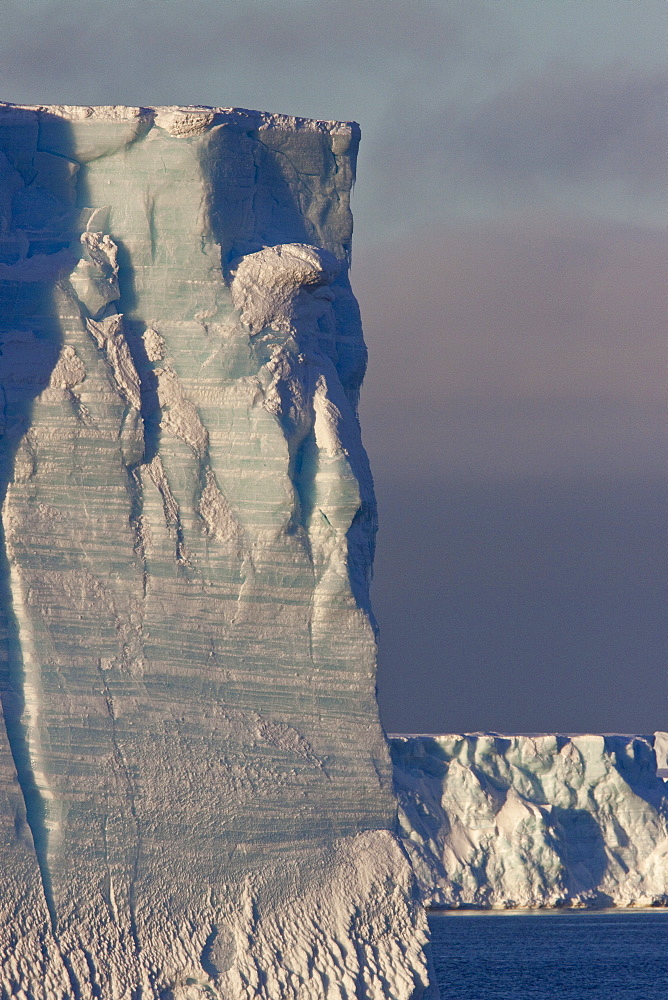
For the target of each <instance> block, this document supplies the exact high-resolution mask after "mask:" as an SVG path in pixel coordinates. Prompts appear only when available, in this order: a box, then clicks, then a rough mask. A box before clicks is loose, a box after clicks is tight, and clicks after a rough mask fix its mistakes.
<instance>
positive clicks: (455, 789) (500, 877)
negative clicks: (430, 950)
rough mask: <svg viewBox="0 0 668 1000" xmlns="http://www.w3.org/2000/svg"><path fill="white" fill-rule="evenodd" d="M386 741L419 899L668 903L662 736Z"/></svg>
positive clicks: (458, 903)
mask: <svg viewBox="0 0 668 1000" xmlns="http://www.w3.org/2000/svg"><path fill="white" fill-rule="evenodd" d="M390 743H391V747H392V757H393V761H394V778H395V786H396V790H397V794H398V797H399V801H400V807H399V823H400V827H401V831H402V835H403V840H404V845H405V848H406V851H407V853H408V854H409V856H410V858H411V861H412V863H413V868H414V870H415V872H416V875H417V877H418V881H419V883H420V887H421V891H422V895H423V899H424V902H425V904H426V905H428V906H431V907H445V908H459V907H482V908H494V909H506V908H513V907H530V908H538V907H559V906H572V907H602V906H666V905H668V821H667V820H668V785H666V783H665V781H664V780H663V775H664V774H666V775H668V770H666V750H667V749H668V734H666V733H656V734H655V735H654V736H623V735H604V736H602V735H579V736H566V735H542V736H501V735H498V734H496V733H473V734H465V735H448V736H395V737H392V738H391V740H390Z"/></svg>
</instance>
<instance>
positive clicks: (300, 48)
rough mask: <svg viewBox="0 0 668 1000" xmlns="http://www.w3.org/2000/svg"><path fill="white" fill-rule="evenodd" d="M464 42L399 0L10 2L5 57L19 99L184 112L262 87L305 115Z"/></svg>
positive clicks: (421, 6)
mask: <svg viewBox="0 0 668 1000" xmlns="http://www.w3.org/2000/svg"><path fill="white" fill-rule="evenodd" d="M459 35H460V30H459V28H458V22H457V20H456V19H455V18H454V17H453V16H451V15H450V14H449V13H448V11H447V9H443V8H442V7H441V6H440V5H438V4H433V3H429V2H427V0H413V2H412V3H411V10H410V14H409V15H407V12H406V7H405V5H404V4H402V3H400V2H393V0H389V2H388V0H367V2H366V3H364V4H359V3H355V2H352V0H328V2H327V3H326V4H323V3H320V2H312V0H303V2H295V0H293V2H289V0H285V2H282V3H276V2H272V0H261V2H258V0H249V2H247V3H245V4H239V3H236V2H231V0H191V2H188V3H186V2H180V0H143V2H142V3H141V4H137V3H135V2H134V0H132V2H130V0H116V2H115V3H114V4H107V3H101V2H97V0H96V2H85V0H84V2H82V0H32V2H28V3H26V2H23V0H21V2H17V0H9V2H8V3H5V5H4V10H3V32H2V36H3V37H4V40H5V41H4V44H3V43H2V42H1V41H0V52H1V54H2V74H3V76H4V77H5V80H6V84H5V86H8V85H10V83H11V85H12V87H13V92H14V94H15V95H17V96H16V97H15V99H16V100H18V99H19V96H20V94H21V93H22V92H23V93H30V94H34V92H35V90H38V91H39V92H40V93H41V94H42V95H45V94H49V93H51V94H53V96H52V97H49V98H48V99H49V102H51V103H57V102H58V101H62V100H64V97H63V96H60V95H62V93H63V91H65V92H66V94H67V96H68V99H73V97H72V95H75V94H79V97H78V98H76V99H77V100H78V101H79V102H85V101H90V102H101V103H124V102H125V103H134V102H137V101H139V100H141V101H144V102H148V100H149V98H148V97H146V96H143V95H145V94H149V95H150V100H151V101H152V102H162V103H183V102H184V101H187V100H189V99H191V98H190V97H189V96H188V94H192V92H193V91H199V92H200V93H202V92H204V91H206V90H208V91H209V92H210V98H209V99H210V101H213V102H216V101H217V100H218V99H219V98H218V94H220V93H221V91H223V90H224V91H225V92H226V93H228V94H229V98H228V99H231V100H234V101H238V100H239V96H241V94H243V93H248V92H251V93H252V92H254V91H255V81H259V82H260V83H261V86H260V87H259V88H257V92H258V93H260V94H263V95H264V99H262V98H260V103H261V104H262V103H266V101H267V100H270V101H271V100H279V101H282V100H284V99H285V97H286V96H287V95H290V94H292V93H294V95H295V97H296V98H297V102H298V103H301V104H302V106H303V105H304V103H308V102H309V101H310V100H312V97H313V91H314V90H315V92H316V93H318V95H319V97H324V96H325V95H328V96H329V100H330V102H331V101H332V100H333V99H335V98H334V94H333V92H335V91H336V90H337V88H339V87H341V86H342V84H344V83H345V79H346V76H347V75H350V74H351V73H352V75H353V82H355V81H357V82H359V80H360V79H367V78H368V77H369V76H376V77H378V76H380V77H387V76H390V77H391V76H392V75H393V71H394V70H393V68H397V69H398V68H399V67H401V66H407V65H410V64H414V63H417V64H420V63H421V61H424V60H427V62H431V61H433V60H434V59H435V58H441V57H443V56H444V55H445V56H447V55H449V54H450V55H451V54H452V53H453V52H454V51H455V50H456V48H457V40H458V38H459ZM270 82H271V87H270V88H269V87H268V83H270ZM305 86H306V87H307V89H306V92H305V93H304V92H303V91H304V88H305ZM56 94H57V95H59V96H56ZM184 94H185V96H184ZM153 95H155V96H153ZM237 95H239V96H237ZM300 95H301V100H300ZM42 100H45V97H44V96H43V97H42ZM283 110H287V111H292V112H293V113H296V112H295V109H293V108H285V109H283Z"/></svg>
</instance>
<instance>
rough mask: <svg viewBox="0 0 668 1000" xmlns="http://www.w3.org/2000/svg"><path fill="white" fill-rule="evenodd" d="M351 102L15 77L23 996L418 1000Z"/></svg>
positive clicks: (14, 389) (8, 870)
mask: <svg viewBox="0 0 668 1000" xmlns="http://www.w3.org/2000/svg"><path fill="white" fill-rule="evenodd" d="M358 141H359V129H358V127H357V125H355V124H354V123H349V122H318V121H309V120H306V119H302V118H291V117H287V116H281V115H273V114H264V113H261V112H256V111H248V110H244V109H234V108H206V107H168V108H146V107H135V108H131V107H69V106H68V107H61V106H58V107H47V106H35V107H19V106H15V105H11V104H3V105H0V340H1V344H0V350H1V354H0V404H1V405H0V418H1V420H2V429H3V436H2V443H1V446H0V499H2V500H3V501H4V503H3V508H2V526H3V544H2V552H1V554H0V555H1V562H0V587H1V594H0V596H1V601H0V612H1V614H0V627H1V633H2V634H1V637H0V638H1V642H0V651H1V652H2V669H1V672H0V681H1V686H2V709H3V716H4V725H0V997H1V998H2V1000H8V998H9V997H12V998H14V997H15V998H17V1000H18V998H20V1000H65V998H67V1000H95V998H97V1000H197V998H202V1000H203V998H214V997H215V998H220V1000H255V998H262V1000H352V998H357V1000H381V998H383V1000H390V998H391V1000H419V998H421V997H426V996H428V995H432V994H431V993H430V988H429V986H428V957H427V956H428V950H427V938H428V931H427V924H426V916H425V913H424V909H423V907H422V904H421V902H420V899H419V895H418V893H417V891H416V887H415V880H414V876H413V874H412V871H411V868H410V865H409V863H408V861H407V858H406V855H405V852H404V850H403V848H402V846H401V844H400V842H399V841H398V839H397V837H396V826H395V821H396V802H395V798H394V794H393V788H392V768H391V762H390V756H389V752H388V747H387V743H386V740H385V738H384V735H383V732H382V729H381V726H380V723H379V720H378V710H377V706H376V700H375V668H376V643H375V633H374V622H373V618H372V615H371V611H370V606H369V590H368V587H369V578H370V572H371V563H372V558H373V548H374V536H375V527H376V508H375V501H374V494H373V483H372V479H371V474H370V471H369V467H368V461H367V457H366V454H365V452H364V448H363V447H362V443H361V437H360V428H359V423H358V419H357V410H356V407H357V399H358V393H359V388H360V383H361V381H362V377H363V374H364V370H365V365H366V348H365V346H364V341H363V338H362V329H361V324H360V319H359V311H358V307H357V303H356V301H355V298H354V297H353V294H352V291H351V288H350V283H349V279H348V266H349V262H350V251H351V234H352V220H351V214H350V207H349V196H350V189H351V185H352V181H353V177H354V172H355V162H356V155H357V146H358Z"/></svg>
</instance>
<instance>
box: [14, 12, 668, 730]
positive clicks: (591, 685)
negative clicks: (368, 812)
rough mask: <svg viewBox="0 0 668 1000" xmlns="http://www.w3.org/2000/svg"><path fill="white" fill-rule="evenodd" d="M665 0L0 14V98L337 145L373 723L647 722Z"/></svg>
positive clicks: (657, 507) (660, 535)
mask: <svg viewBox="0 0 668 1000" xmlns="http://www.w3.org/2000/svg"><path fill="white" fill-rule="evenodd" d="M667 29H668V8H667V7H666V4H665V0H635V2H631V0H441V2H426V0H363V2H362V0H359V2H353V0H263V2H256V0H244V2H243V3H242V2H232V0H187V2H186V0H143V2H138V0H115V2H113V3H110V2H108V0H20V2H14V0H0V81H1V84H2V86H1V87H0V98H1V99H3V100H6V101H14V102H17V103H45V104H48V103H51V104H55V103H72V104H131V105H135V104H142V105H152V104H188V103H197V104H209V105H222V106H229V105H236V106H241V107H251V108H258V109H261V110H270V111H279V112H285V113H289V114H297V115H305V116H308V117H313V118H324V119H332V118H333V119H342V120H350V119H355V120H357V121H359V122H360V123H361V126H362V135H363V139H362V147H361V152H360V160H359V169H358V180H357V186H356V190H355V196H354V202H353V209H354V214H355V240H354V261H353V273H352V278H353V287H354V290H355V292H356V294H357V296H358V298H359V300H360V303H361V306H362V313H363V319H364V325H365V331H366V337H367V342H368V344H369V348H370V366H369V372H368V376H367V381H366V385H365V390H364V395H363V404H362V428H363V433H364V438H365V442H366V445H367V449H368V451H369V453H370V458H371V463H372V468H373V470H374V474H375V479H376V485H377V493H378V500H379V507H380V519H381V521H380V523H381V528H380V534H379V542H378V556H377V572H376V582H375V584H374V603H375V609H376V614H377V617H378V619H379V622H380V627H381V638H380V668H379V696H380V703H381V711H382V716H383V720H384V722H385V724H386V727H387V728H388V729H389V730H390V731H395V732H396V731H409V730H410V731H416V730H423V731H432V732H433V731H456V730H477V729H495V730H499V731H523V732H526V731H542V730H555V729H560V730H563V731H582V730H594V731H612V730H617V731H625V732H651V731H653V730H655V729H661V728H663V729H666V728H668V714H667V711H666V709H667V698H666V696H667V694H668V685H667V683H666V660H665V653H666V649H665V640H664V634H665V627H664V622H665V597H666V579H665V574H666V569H665V567H666V559H665V551H664V538H665V486H664V476H665V443H664V437H663V432H664V422H663V415H662V413H663V408H664V406H665V399H664V392H665V388H664V384H665V368H666V366H665V346H664V344H665V329H666V319H667V312H668V310H667V304H666V292H665V260H666V229H665V222H666V163H665V149H666V145H665V144H666V136H665V113H666V109H667V102H666V57H665V38H666V30H667Z"/></svg>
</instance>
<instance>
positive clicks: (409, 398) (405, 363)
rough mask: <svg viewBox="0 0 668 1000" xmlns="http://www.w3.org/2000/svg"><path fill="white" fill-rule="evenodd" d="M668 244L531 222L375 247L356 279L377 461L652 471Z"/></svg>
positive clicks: (641, 234)
mask: <svg viewBox="0 0 668 1000" xmlns="http://www.w3.org/2000/svg"><path fill="white" fill-rule="evenodd" d="M665 248H666V240H665V237H664V236H663V234H657V232H656V231H654V230H650V229H643V228H641V227H630V226H624V225H621V224H617V225H615V224H602V223H599V224H597V225H594V224H593V223H590V224H586V223H585V222H584V221H583V220H578V219H573V218H563V217H561V218H559V217H546V218H544V219H543V220H540V219H537V218H535V217H534V218H531V217H527V216H522V217H519V218H516V219H514V220H513V221H508V222H505V223H503V224H501V223H499V224H497V225H491V224H487V225H479V226H469V227H460V228H459V229H454V228H449V229H445V228H443V229H436V230H432V231H431V232H427V233H425V232H420V231H418V232H415V233H414V234H413V235H412V237H410V238H407V239H406V240H405V241H397V242H395V244H394V245H387V244H384V245H383V246H382V252H381V253H378V254H372V253H371V251H370V250H369V249H367V252H366V253H365V254H363V255H361V256H358V257H357V258H355V261H356V263H355V264H354V268H353V287H354V290H355V292H356V294H357V296H358V298H359V300H360V302H361V306H362V315H363V318H364V323H365V333H366V339H367V342H368V344H369V349H370V365H369V371H368V374H367V379H366V382H365V387H364V390H363V397H362V410H363V428H364V432H365V440H366V443H367V447H368V449H369V451H370V454H371V458H372V466H374V467H375V468H376V469H377V470H379V469H382V468H384V467H385V466H388V465H392V466H393V467H395V468H400V469H404V470H405V472H406V475H407V476H411V475H417V474H420V475H425V474H434V475H437V474H438V475H452V476H455V477H457V476H461V475H466V476H467V477H473V478H476V477H478V478H485V477H489V476H492V477H494V478H499V477H500V478H503V477H504V476H505V477H512V476H517V475H520V476H523V475H524V476H526V475H528V476H531V475H539V476H543V475H554V474H565V475H572V474H574V473H575V472H576V471H579V472H586V471H587V470H590V471H594V469H595V470H596V472H597V474H601V475H605V474H606V473H609V474H626V473H630V472H631V470H635V471H638V470H639V469H644V470H645V471H651V470H653V469H655V468H656V464H657V462H658V461H660V458H659V456H660V455H661V454H662V450H661V449H662V446H661V435H662V431H661V426H662V423H661V418H660V413H661V411H662V407H663V404H664V364H663V359H664V337H665V319H666V315H665V314H666V301H665V294H664V291H663V286H664V275H663V272H664V260H665ZM389 414H391V419H388V415H389Z"/></svg>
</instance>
